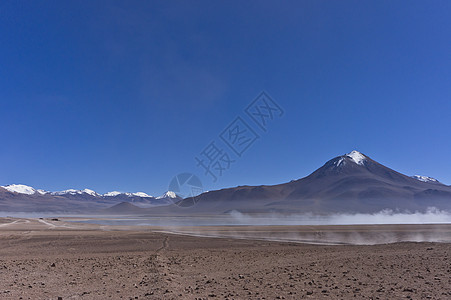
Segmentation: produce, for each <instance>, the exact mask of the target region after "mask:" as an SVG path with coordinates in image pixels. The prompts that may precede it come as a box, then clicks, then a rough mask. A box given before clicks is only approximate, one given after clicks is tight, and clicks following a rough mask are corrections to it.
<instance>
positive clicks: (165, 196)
mask: <svg viewBox="0 0 451 300" xmlns="http://www.w3.org/2000/svg"><path fill="white" fill-rule="evenodd" d="M163 198H172V199H174V198H177V195H176V194H175V193H174V192H173V191H167V192H166V193H164V194H163V195H161V196H159V197H157V198H156V199H163Z"/></svg>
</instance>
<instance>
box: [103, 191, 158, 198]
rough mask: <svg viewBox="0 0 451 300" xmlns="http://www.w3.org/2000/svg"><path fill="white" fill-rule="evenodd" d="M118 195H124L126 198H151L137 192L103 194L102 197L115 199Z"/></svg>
mask: <svg viewBox="0 0 451 300" xmlns="http://www.w3.org/2000/svg"><path fill="white" fill-rule="evenodd" d="M119 195H125V196H127V197H141V198H152V196H150V195H148V194H146V193H144V192H137V193H121V192H118V191H113V192H108V193H106V194H103V195H102V196H103V197H116V196H119Z"/></svg>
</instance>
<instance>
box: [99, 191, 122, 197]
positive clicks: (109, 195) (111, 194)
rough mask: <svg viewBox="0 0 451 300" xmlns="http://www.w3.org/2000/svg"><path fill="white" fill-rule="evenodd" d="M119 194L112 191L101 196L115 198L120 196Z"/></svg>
mask: <svg viewBox="0 0 451 300" xmlns="http://www.w3.org/2000/svg"><path fill="white" fill-rule="evenodd" d="M120 194H122V193H121V192H118V191H112V192H108V193H105V194H103V196H104V197H115V196H117V195H120Z"/></svg>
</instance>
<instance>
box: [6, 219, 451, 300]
mask: <svg viewBox="0 0 451 300" xmlns="http://www.w3.org/2000/svg"><path fill="white" fill-rule="evenodd" d="M449 229H450V227H449V225H443V226H438V225H435V226H434V227H431V225H421V226H420V225H415V226H413V227H411V228H410V232H413V231H414V232H418V231H420V232H422V234H421V235H422V236H423V237H424V236H427V235H428V234H429V233H431V232H434V233H435V232H437V231H440V235H441V236H446V234H447V233H449ZM155 230H160V231H161V230H164V228H149V227H129V228H126V227H112V226H101V225H88V224H74V223H69V222H63V221H52V220H49V219H45V220H36V219H12V218H10V219H6V218H3V219H0V299H58V297H61V299H107V298H109V299H304V298H305V299H321V298H329V299H351V298H352V299H356V298H357V299H362V298H364V299H402V298H411V299H451V244H447V243H426V242H423V243H412V242H405V243H393V244H379V245H310V244H302V243H293V242H283V243H282V242H274V241H263V240H249V239H231V238H206V237H194V236H185V235H180V234H169V233H162V232H155ZM259 230H260V231H264V232H265V233H264V234H261V232H260V233H258V231H259ZM277 231H279V232H282V233H283V234H282V235H284V234H285V235H286V236H293V232H295V233H296V236H297V237H299V232H304V234H305V236H308V237H309V238H312V237H313V238H314V237H318V236H319V237H324V236H325V237H327V238H330V236H332V237H334V238H336V237H337V233H340V232H341V233H343V232H345V235H349V232H352V236H355V232H357V236H358V237H366V236H367V235H368V234H375V235H377V236H381V234H382V235H385V234H386V232H388V231H395V232H398V233H396V234H395V236H398V235H399V232H401V234H405V232H409V227H406V226H397V227H396V228H395V229H393V228H392V227H390V226H388V228H386V227H383V226H382V227H381V226H376V227H373V228H370V227H354V228H352V227H349V226H348V227H343V226H341V227H334V226H326V227H321V228H320V227H318V226H316V227H312V226H310V227H309V226H298V227H297V228H296V226H290V227H274V228H270V227H266V228H262V227H259V228H250V227H243V228H233V230H232V229H230V228H222V229H221V228H213V229H212V228H197V229H196V230H194V229H193V228H191V229H190V232H191V233H193V232H195V234H199V235H209V234H213V233H214V234H218V232H222V235H223V236H226V235H230V236H232V235H236V234H237V232H241V233H240V234H241V237H246V236H252V235H254V234H256V232H257V235H259V236H260V237H267V235H268V233H269V234H273V232H277ZM287 232H288V233H287ZM346 232H348V233H346ZM368 232H370V233H368ZM371 232H373V233H371ZM374 232H376V233H374ZM381 232H382V233H381ZM329 233H333V234H332V235H329ZM409 234H410V233H409ZM279 236H280V235H279ZM320 240H321V239H320ZM348 242H349V240H348Z"/></svg>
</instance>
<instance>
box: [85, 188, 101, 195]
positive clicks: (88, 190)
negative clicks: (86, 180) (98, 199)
mask: <svg viewBox="0 0 451 300" xmlns="http://www.w3.org/2000/svg"><path fill="white" fill-rule="evenodd" d="M81 192H82V193H85V194H88V195H91V196H98V195H99V194H97V193H96V192H94V191H93V190H90V189H84V190H83V191H81Z"/></svg>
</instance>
